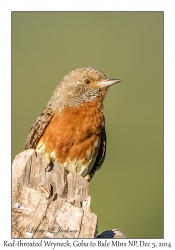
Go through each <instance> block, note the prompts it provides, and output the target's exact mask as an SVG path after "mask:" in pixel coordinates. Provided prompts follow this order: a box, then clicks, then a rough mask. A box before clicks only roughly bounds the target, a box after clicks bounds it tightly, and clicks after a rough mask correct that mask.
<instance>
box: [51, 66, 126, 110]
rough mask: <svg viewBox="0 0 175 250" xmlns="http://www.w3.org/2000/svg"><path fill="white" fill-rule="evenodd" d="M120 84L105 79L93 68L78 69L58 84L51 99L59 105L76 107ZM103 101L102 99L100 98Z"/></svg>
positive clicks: (116, 80)
mask: <svg viewBox="0 0 175 250" xmlns="http://www.w3.org/2000/svg"><path fill="white" fill-rule="evenodd" d="M118 82H121V80H119V79H107V77H106V76H105V75H104V74H103V73H102V72H101V71H100V70H97V69H95V68H93V67H90V66H88V67H80V68H75V69H73V70H71V71H70V72H69V73H68V74H67V75H66V76H65V77H64V78H63V80H62V81H61V82H60V84H59V85H58V87H57V88H56V90H55V91H54V94H53V96H52V98H51V100H52V99H54V100H55V99H57V100H58V102H57V103H60V104H63V103H64V105H68V106H71V107H76V106H77V105H78V104H80V103H83V102H90V101H92V100H93V99H95V98H96V97H98V96H99V95H100V93H103V95H102V96H103V97H104V96H105V93H106V91H107V89H108V87H110V86H111V85H114V84H116V83H118ZM102 100H103V98H102Z"/></svg>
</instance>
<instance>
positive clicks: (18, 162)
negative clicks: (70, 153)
mask: <svg viewBox="0 0 175 250" xmlns="http://www.w3.org/2000/svg"><path fill="white" fill-rule="evenodd" d="M88 191H89V183H88V182H87V180H85V179H84V178H83V177H81V176H79V175H77V174H76V173H69V174H67V172H66V170H65V168H64V167H63V166H61V165H59V164H57V163H53V165H52V166H48V164H47V162H46V161H45V158H44V157H42V156H41V155H40V154H39V153H36V152H35V151H34V150H33V149H28V150H26V151H23V152H22V153H20V154H18V155H17V156H16V157H15V159H14V161H13V166H12V238H96V237H97V238H126V236H125V235H124V234H123V233H122V231H121V230H119V229H115V230H109V231H105V232H104V233H102V234H101V235H97V216H96V215H95V214H94V213H91V212H90V196H89V195H88Z"/></svg>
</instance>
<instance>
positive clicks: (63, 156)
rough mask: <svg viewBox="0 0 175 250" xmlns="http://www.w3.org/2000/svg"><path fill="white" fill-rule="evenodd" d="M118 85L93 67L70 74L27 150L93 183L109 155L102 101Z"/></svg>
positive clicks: (34, 128) (36, 127)
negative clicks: (108, 90)
mask: <svg viewBox="0 0 175 250" xmlns="http://www.w3.org/2000/svg"><path fill="white" fill-rule="evenodd" d="M117 82H120V80H109V79H107V78H106V76H105V75H104V74H103V73H102V72H101V71H99V70H96V69H94V68H92V67H80V68H76V69H74V70H71V71H70V72H69V74H67V75H66V76H65V77H64V78H63V80H62V81H61V82H60V84H59V85H58V86H57V88H56V89H55V91H54V93H53V95H52V97H51V99H50V100H49V102H48V104H47V106H46V107H45V109H44V110H43V112H42V113H41V114H40V116H39V117H38V118H37V120H36V122H35V123H34V124H33V126H32V128H31V131H30V133H29V135H28V137H27V140H26V146H25V149H28V148H34V149H35V150H36V151H37V152H40V153H41V154H43V155H44V156H46V158H47V159H48V160H49V161H50V160H51V161H57V162H58V163H60V164H63V165H64V167H65V168H66V169H67V171H68V172H72V171H73V172H76V173H78V174H79V175H81V176H83V177H84V178H86V179H88V180H90V179H91V178H92V176H93V175H94V173H95V171H96V170H98V169H99V168H100V167H101V165H102V163H103V161H104V158H105V152H106V133H105V120H104V115H103V99H104V96H105V94H106V91H107V88H108V87H109V86H111V85H113V84H115V83H117Z"/></svg>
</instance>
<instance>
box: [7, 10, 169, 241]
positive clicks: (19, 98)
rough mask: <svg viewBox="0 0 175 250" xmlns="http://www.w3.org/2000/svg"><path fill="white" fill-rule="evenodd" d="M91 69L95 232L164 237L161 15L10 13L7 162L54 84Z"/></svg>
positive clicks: (156, 13)
mask: <svg viewBox="0 0 175 250" xmlns="http://www.w3.org/2000/svg"><path fill="white" fill-rule="evenodd" d="M89 65H90V66H93V67H95V68H97V69H100V70H102V72H104V73H105V74H106V76H107V77H108V78H119V79H122V80H123V82H122V83H119V84H117V85H115V86H112V87H111V88H110V89H109V91H108V93H107V96H106V98H105V101H104V113H105V118H106V131H107V155H106V160H105V162H104V164H103V166H102V168H101V169H100V171H98V172H96V174H95V176H94V177H93V179H92V181H91V182H90V195H91V197H92V201H91V212H94V213H96V214H97V216H98V231H99V233H101V232H103V231H104V230H107V229H112V228H122V229H123V231H124V233H125V234H126V235H127V237H128V238H162V237H163V232H164V230H163V12H12V160H13V159H14V157H15V155H16V154H18V153H19V152H21V151H23V150H24V145H25V140H26V137H27V135H28V133H29V130H30V128H31V126H32V124H33V122H34V121H35V119H36V118H37V117H38V115H39V114H40V113H41V111H42V109H43V108H44V107H45V105H46V103H47V101H48V100H49V98H50V97H51V95H52V93H53V91H54V89H55V87H56V85H57V84H58V83H59V82H60V81H61V80H62V78H63V76H64V75H66V74H67V73H68V72H69V71H70V70H71V69H73V68H75V67H79V66H89Z"/></svg>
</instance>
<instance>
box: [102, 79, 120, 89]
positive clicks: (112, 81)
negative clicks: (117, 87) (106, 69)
mask: <svg viewBox="0 0 175 250" xmlns="http://www.w3.org/2000/svg"><path fill="white" fill-rule="evenodd" d="M121 81H122V80H119V79H106V80H104V81H102V82H99V84H98V86H99V87H100V88H105V87H109V86H111V85H114V84H116V83H118V82H121Z"/></svg>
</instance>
